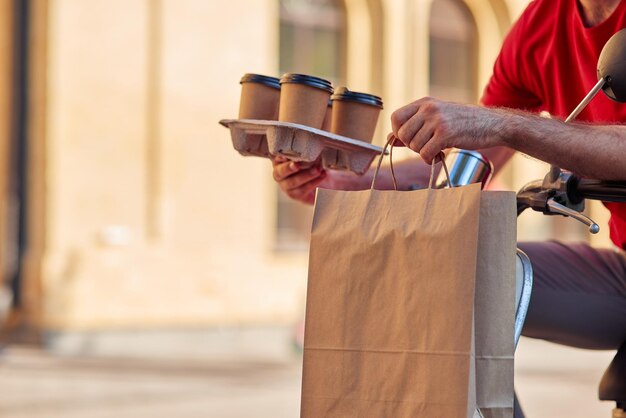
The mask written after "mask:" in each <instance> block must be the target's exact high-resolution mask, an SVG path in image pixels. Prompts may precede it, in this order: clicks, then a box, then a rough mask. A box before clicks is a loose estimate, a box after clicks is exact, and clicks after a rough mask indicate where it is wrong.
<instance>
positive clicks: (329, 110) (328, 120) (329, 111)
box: [322, 100, 333, 132]
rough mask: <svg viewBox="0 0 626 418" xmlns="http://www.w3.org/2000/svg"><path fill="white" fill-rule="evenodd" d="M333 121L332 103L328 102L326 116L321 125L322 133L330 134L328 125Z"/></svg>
mask: <svg viewBox="0 0 626 418" xmlns="http://www.w3.org/2000/svg"><path fill="white" fill-rule="evenodd" d="M332 120H333V101H332V100H328V106H327V107H326V114H325V115H324V123H322V131H327V132H330V124H331V123H332Z"/></svg>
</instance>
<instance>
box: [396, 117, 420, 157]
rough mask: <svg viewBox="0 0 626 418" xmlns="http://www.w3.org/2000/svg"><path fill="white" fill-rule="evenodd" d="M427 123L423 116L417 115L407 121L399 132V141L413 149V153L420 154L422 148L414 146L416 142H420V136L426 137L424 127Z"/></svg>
mask: <svg viewBox="0 0 626 418" xmlns="http://www.w3.org/2000/svg"><path fill="white" fill-rule="evenodd" d="M425 123H426V121H425V120H424V118H423V117H422V115H421V114H419V113H416V114H415V115H413V116H412V117H411V118H410V119H409V120H408V121H406V122H405V123H404V125H402V126H401V127H400V129H399V130H398V132H397V136H398V139H399V140H400V141H402V142H403V143H404V145H406V146H407V147H409V148H411V149H412V150H413V151H415V152H419V149H420V148H421V146H419V147H418V148H415V146H416V144H414V142H415V140H418V142H419V139H420V136H424V132H423V130H422V128H423V127H424V124H425ZM422 145H423V144H422Z"/></svg>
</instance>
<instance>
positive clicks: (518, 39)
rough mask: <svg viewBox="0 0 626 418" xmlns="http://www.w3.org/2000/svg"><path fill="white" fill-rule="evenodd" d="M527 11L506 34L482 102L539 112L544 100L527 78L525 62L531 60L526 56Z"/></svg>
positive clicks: (492, 105)
mask: <svg viewBox="0 0 626 418" xmlns="http://www.w3.org/2000/svg"><path fill="white" fill-rule="evenodd" d="M525 18H526V13H524V14H523V15H522V16H521V17H520V19H519V20H518V21H517V22H516V23H515V25H513V27H512V28H511V31H510V32H509V34H508V35H507V36H506V39H505V40H504V43H503V44H502V49H501V50H500V54H499V55H498V58H497V59H496V63H495V64H494V67H493V74H492V75H491V78H490V80H489V83H487V86H486V87H485V90H484V92H483V96H482V98H481V100H480V101H481V103H482V104H483V105H485V106H489V107H509V108H515V109H523V110H530V111H538V110H539V109H540V108H541V105H542V101H541V99H540V98H539V97H538V96H537V95H536V94H535V93H534V92H533V91H532V88H530V86H529V85H528V83H527V82H526V80H524V74H525V73H526V72H527V68H526V67H525V65H528V63H529V60H527V59H525V57H526V55H527V54H525V48H524V46H525V45H524V38H525V36H526V37H527V36H528V35H529V34H526V33H525V26H526V25H525Z"/></svg>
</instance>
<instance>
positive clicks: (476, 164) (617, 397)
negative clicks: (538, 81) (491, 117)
mask: <svg viewBox="0 0 626 418" xmlns="http://www.w3.org/2000/svg"><path fill="white" fill-rule="evenodd" d="M600 91H603V92H604V93H605V94H606V95H607V96H608V97H609V98H611V99H613V100H615V101H617V102H621V103H624V102H626V29H622V30H621V31H619V32H617V33H616V34H615V35H613V36H612V37H611V39H609V41H608V42H607V43H606V45H605V46H604V48H603V50H602V52H601V54H600V58H599V61H598V82H597V84H596V85H595V86H594V87H593V88H592V89H591V90H590V91H589V93H588V94H587V96H585V98H584V99H583V100H582V101H581V102H580V104H579V105H578V106H577V107H576V108H575V109H574V111H573V112H572V113H571V114H570V115H569V116H568V117H567V119H566V120H565V123H569V122H571V121H572V120H574V119H575V118H576V116H578V114H579V113H580V112H581V111H582V110H583V109H584V108H585V107H586V106H587V105H588V104H589V103H590V102H591V100H592V99H593V98H594V97H595V96H596V95H597V94H598V93H599V92H600ZM446 165H447V166H448V167H449V173H448V177H449V181H448V183H449V186H450V187H454V186H460V185H466V184H470V183H477V182H481V183H482V184H483V186H484V185H486V184H487V183H488V181H489V179H490V177H491V172H492V171H493V169H492V167H491V164H490V163H489V162H488V161H487V160H486V159H485V158H484V157H483V156H482V155H481V154H480V153H478V152H475V151H465V150H459V151H454V152H452V153H451V154H449V155H448V157H447V158H446ZM437 184H442V185H443V184H445V179H443V178H442V177H440V180H438V182H437ZM586 199H590V200H601V201H604V202H623V203H626V182H624V181H606V180H595V179H587V178H581V177H579V176H577V175H576V174H574V173H570V172H567V171H563V170H561V169H560V168H559V167H556V166H551V168H550V171H549V172H548V173H547V174H546V176H545V177H544V178H543V180H536V181H532V182H530V183H528V184H526V185H525V186H524V187H522V188H521V189H520V191H519V192H518V193H517V214H518V216H519V215H520V214H521V213H522V212H524V211H525V210H527V209H532V210H534V211H537V212H541V213H543V214H544V215H561V216H566V217H570V218H572V219H575V220H577V221H579V222H581V223H583V224H584V225H585V226H586V227H587V228H588V229H589V232H590V233H592V234H595V233H598V232H599V230H600V227H599V226H598V224H596V223H595V222H594V221H593V220H592V219H590V218H589V217H588V216H586V215H584V214H583V213H582V211H583V210H584V208H585V200H586ZM532 277H533V275H532V261H531V260H529V259H528V256H527V255H526V254H524V253H523V252H522V251H521V250H518V253H517V272H516V291H517V294H516V304H517V309H516V318H515V344H516V346H517V342H518V341H519V338H520V335H521V333H522V328H523V325H524V320H525V318H526V312H527V310H528V306H529V303H530V298H531V294H532ZM599 399H600V400H603V401H613V402H615V403H616V406H615V408H614V409H613V411H612V418H626V341H625V342H624V343H623V344H622V346H621V347H620V348H619V350H618V351H617V354H616V355H615V357H614V358H613V361H612V362H611V363H610V365H609V367H608V368H607V369H606V371H605V372H604V375H603V377H602V379H601V381H600V385H599ZM476 416H478V417H480V416H482V415H481V414H480V411H477V413H476Z"/></svg>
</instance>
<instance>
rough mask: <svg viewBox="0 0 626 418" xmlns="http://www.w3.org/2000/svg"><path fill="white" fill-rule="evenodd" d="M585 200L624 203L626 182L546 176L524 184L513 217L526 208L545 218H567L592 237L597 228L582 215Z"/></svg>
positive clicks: (573, 176)
mask: <svg viewBox="0 0 626 418" xmlns="http://www.w3.org/2000/svg"><path fill="white" fill-rule="evenodd" d="M585 199H592V200H602V201H605V202H626V182H624V181H607V180H596V179H581V178H580V177H578V176H576V175H574V174H572V173H567V172H559V174H558V176H557V177H556V178H554V177H553V176H552V173H548V174H547V175H546V177H545V178H544V179H543V181H542V180H536V181H533V182H531V183H528V184H527V185H525V186H524V187H522V189H521V190H520V191H519V192H518V193H517V214H518V216H519V215H520V214H521V213H522V212H523V211H524V210H526V209H529V208H530V209H533V210H535V211H538V212H542V213H544V214H545V215H564V216H569V217H571V218H574V219H576V220H578V221H579V222H581V223H583V224H585V225H587V227H588V228H589V232H591V233H592V234H595V233H597V232H598V231H599V230H600V227H599V226H598V225H597V224H596V223H595V222H594V221H593V220H592V219H591V218H589V217H588V216H586V215H584V214H583V213H582V212H583V210H584V208H585Z"/></svg>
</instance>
